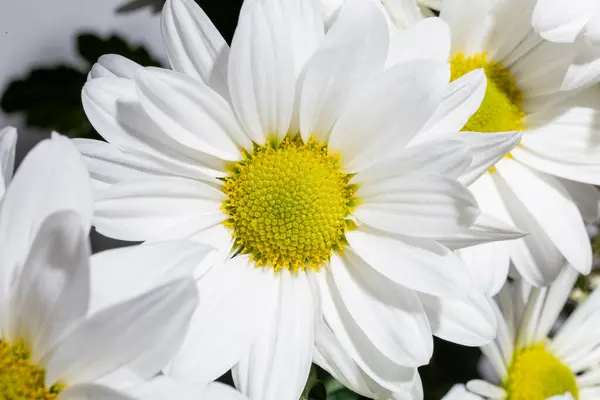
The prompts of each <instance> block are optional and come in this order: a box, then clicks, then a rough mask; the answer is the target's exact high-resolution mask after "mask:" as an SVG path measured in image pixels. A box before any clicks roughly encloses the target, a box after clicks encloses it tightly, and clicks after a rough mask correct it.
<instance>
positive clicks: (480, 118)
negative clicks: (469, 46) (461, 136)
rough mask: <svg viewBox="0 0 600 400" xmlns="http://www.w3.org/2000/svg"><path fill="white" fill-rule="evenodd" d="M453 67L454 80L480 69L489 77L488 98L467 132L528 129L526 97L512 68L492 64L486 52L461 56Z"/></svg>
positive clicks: (464, 129) (451, 63) (460, 54)
mask: <svg viewBox="0 0 600 400" xmlns="http://www.w3.org/2000/svg"><path fill="white" fill-rule="evenodd" d="M450 67H451V72H452V75H451V80H453V81H454V80H456V79H458V78H460V77H461V76H463V75H465V74H467V73H468V72H471V71H473V70H475V69H478V68H483V70H484V71H485V75H486V77H487V89H486V91H485V97H484V98H483V101H482V103H481V106H480V107H479V109H478V110H477V111H476V112H475V114H473V115H472V116H471V118H470V119H469V121H467V123H466V124H465V126H464V127H463V129H462V130H463V131H466V132H507V131H522V130H523V129H525V127H524V126H523V118H524V117H525V113H524V112H523V109H522V103H523V94H522V93H521V90H520V89H519V87H518V86H517V82H516V80H515V78H514V76H513V75H512V73H511V71H510V70H509V69H508V68H506V67H504V66H503V65H502V64H500V63H498V62H495V61H488V60H487V57H486V54H485V53H482V54H476V55H472V56H469V57H465V55H464V54H462V53H459V54H457V55H456V56H454V57H453V58H452V59H451V60H450Z"/></svg>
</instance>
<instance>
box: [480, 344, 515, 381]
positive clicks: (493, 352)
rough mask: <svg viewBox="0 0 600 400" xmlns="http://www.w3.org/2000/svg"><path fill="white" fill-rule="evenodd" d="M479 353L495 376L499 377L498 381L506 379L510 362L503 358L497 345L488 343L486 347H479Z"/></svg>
mask: <svg viewBox="0 0 600 400" xmlns="http://www.w3.org/2000/svg"><path fill="white" fill-rule="evenodd" d="M481 352H482V353H483V356H484V357H485V358H486V359H487V361H488V362H489V363H490V365H491V366H492V369H493V370H494V372H495V373H496V375H497V376H498V377H500V379H504V378H506V376H507V371H508V365H509V364H508V363H509V362H510V360H506V359H505V358H504V357H503V354H502V352H501V350H500V348H499V347H498V345H497V344H496V343H494V342H490V343H488V344H487V345H485V346H482V347H481Z"/></svg>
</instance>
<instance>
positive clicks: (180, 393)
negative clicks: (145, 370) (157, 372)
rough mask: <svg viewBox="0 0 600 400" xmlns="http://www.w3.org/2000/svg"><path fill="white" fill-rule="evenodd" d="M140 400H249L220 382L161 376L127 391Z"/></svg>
mask: <svg viewBox="0 0 600 400" xmlns="http://www.w3.org/2000/svg"><path fill="white" fill-rule="evenodd" d="M127 392H128V394H131V395H132V396H134V397H135V398H136V399H139V400H164V399H170V398H173V399H178V400H198V399H202V400H244V399H247V397H245V396H244V395H242V394H241V393H240V392H238V391H237V390H235V389H234V388H232V387H231V386H227V385H224V384H222V383H219V382H211V383H209V384H201V383H192V382H186V381H183V380H177V379H173V378H171V377H168V376H159V377H157V378H154V379H152V380H151V381H149V382H147V383H143V384H141V385H136V386H134V387H132V388H130V389H128V390H127Z"/></svg>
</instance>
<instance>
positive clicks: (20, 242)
mask: <svg viewBox="0 0 600 400" xmlns="http://www.w3.org/2000/svg"><path fill="white" fill-rule="evenodd" d="M42 199H43V201H42ZM62 210H72V211H74V212H76V213H78V214H79V215H80V217H81V226H82V229H83V230H84V232H88V231H89V229H90V226H91V220H92V210H93V204H92V189H91V184H90V179H89V175H88V173H87V170H86V168H85V164H84V163H83V160H82V159H81V156H80V155H79V153H78V152H77V149H76V148H75V146H74V145H73V143H71V142H70V141H69V140H68V139H66V138H65V137H62V136H60V135H57V134H53V135H52V138H51V139H47V140H44V141H42V142H41V143H39V144H38V145H37V146H35V147H34V148H33V149H32V150H31V151H30V152H29V153H28V154H27V156H26V157H25V159H24V160H23V162H22V163H21V165H20V167H19V169H18V170H17V172H16V173H15V176H14V179H13V180H12V183H11V184H10V187H9V188H8V190H7V192H6V193H5V195H4V198H3V199H2V204H1V206H0V243H2V246H3V247H4V249H10V250H5V251H3V252H2V253H0V265H2V269H3V274H4V277H6V278H5V279H7V280H6V281H5V282H4V286H5V288H6V285H8V283H9V282H10V280H11V279H12V278H13V274H14V273H15V269H16V268H18V266H20V265H22V263H23V262H24V261H25V257H26V256H27V253H28V251H29V248H30V246H31V243H32V242H33V239H34V236H35V234H36V233H37V231H38V229H39V227H40V225H41V224H42V222H43V221H44V220H45V219H46V217H48V216H49V215H51V214H53V213H54V212H56V211H62ZM2 292H5V289H4V290H3V289H0V293H2Z"/></svg>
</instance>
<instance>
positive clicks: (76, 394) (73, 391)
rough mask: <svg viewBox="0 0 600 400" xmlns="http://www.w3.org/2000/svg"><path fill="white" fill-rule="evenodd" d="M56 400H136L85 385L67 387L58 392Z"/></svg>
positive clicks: (108, 390) (98, 387)
mask: <svg viewBox="0 0 600 400" xmlns="http://www.w3.org/2000/svg"><path fill="white" fill-rule="evenodd" d="M57 399H58V400H107V399H110V400H136V399H135V398H133V397H130V396H127V395H125V394H124V393H120V392H117V391H116V390H113V389H110V388H108V387H105V386H101V385H97V384H93V383H85V384H77V385H72V386H71V385H69V387H67V388H66V389H65V390H63V391H62V392H60V394H59V395H58V397H57Z"/></svg>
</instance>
